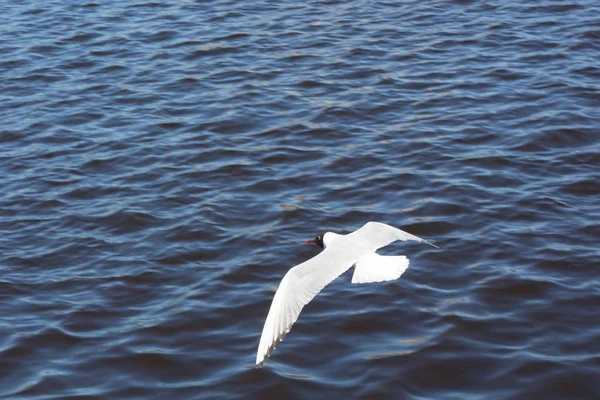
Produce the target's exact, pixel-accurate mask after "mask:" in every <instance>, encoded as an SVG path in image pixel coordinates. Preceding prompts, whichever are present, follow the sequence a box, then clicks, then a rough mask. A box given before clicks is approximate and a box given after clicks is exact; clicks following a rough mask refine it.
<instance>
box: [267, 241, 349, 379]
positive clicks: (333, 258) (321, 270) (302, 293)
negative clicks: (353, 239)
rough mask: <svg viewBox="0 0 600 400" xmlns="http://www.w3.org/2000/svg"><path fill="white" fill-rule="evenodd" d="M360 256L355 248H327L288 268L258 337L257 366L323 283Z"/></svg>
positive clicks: (331, 279) (338, 273)
mask: <svg viewBox="0 0 600 400" xmlns="http://www.w3.org/2000/svg"><path fill="white" fill-rule="evenodd" d="M358 258H360V254H358V253H356V252H355V251H352V250H350V251H348V249H344V248H341V249H340V248H332V247H328V248H326V249H325V250H323V251H322V252H321V253H319V254H318V255H316V256H315V257H313V258H311V259H310V260H308V261H305V262H303V263H302V264H299V265H297V266H295V267H294V268H292V269H290V270H289V271H288V272H287V274H285V276H284V277H283V279H282V280H281V283H280V284H279V288H278V289H277V292H275V296H274V297H273V302H272V303H271V308H270V309H269V314H268V315H267V320H266V321H265V326H264V328H263V331H262V335H261V337H260V343H259V345H258V352H257V353H256V366H257V367H260V366H261V365H262V363H263V362H264V361H265V359H266V358H267V357H269V355H270V354H271V352H272V351H273V349H274V348H275V346H277V344H279V342H281V341H282V340H283V338H284V337H285V335H286V334H287V333H288V332H289V331H290V329H291V328H292V325H293V324H294V322H296V320H297V319H298V316H299V315H300V311H302V308H304V306H305V305H307V304H308V303H309V302H310V301H311V300H312V299H313V298H314V297H315V296H316V295H317V293H319V292H320V291H321V290H322V289H323V288H324V287H325V286H327V285H328V284H329V283H330V282H331V281H333V280H334V279H335V278H337V277H338V276H340V275H341V274H342V273H344V272H345V271H346V270H348V269H349V268H350V267H351V266H352V265H353V264H354V263H355V262H356V261H357V259H358Z"/></svg>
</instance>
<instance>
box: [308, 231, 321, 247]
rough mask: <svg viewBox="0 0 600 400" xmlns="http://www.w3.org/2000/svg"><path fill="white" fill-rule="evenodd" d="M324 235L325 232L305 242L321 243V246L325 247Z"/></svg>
mask: <svg viewBox="0 0 600 400" xmlns="http://www.w3.org/2000/svg"><path fill="white" fill-rule="evenodd" d="M323 236H325V234H323V235H319V236H317V237H316V238H314V239H311V240H307V241H306V242H305V244H313V243H314V244H317V245H319V246H321V247H323Z"/></svg>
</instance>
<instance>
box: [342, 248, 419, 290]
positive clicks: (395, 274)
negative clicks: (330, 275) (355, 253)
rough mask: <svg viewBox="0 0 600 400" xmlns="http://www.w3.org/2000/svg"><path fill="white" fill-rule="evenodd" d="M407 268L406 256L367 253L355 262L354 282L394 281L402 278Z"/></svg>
mask: <svg viewBox="0 0 600 400" xmlns="http://www.w3.org/2000/svg"><path fill="white" fill-rule="evenodd" d="M407 268H408V258H406V257H405V256H381V255H379V254H377V253H371V254H367V255H366V256H364V257H363V258H361V259H360V260H358V262H357V263H356V264H354V274H353V275H352V283H369V282H384V281H392V280H394V279H398V278H400V276H401V275H402V274H403V273H404V271H406V269H407Z"/></svg>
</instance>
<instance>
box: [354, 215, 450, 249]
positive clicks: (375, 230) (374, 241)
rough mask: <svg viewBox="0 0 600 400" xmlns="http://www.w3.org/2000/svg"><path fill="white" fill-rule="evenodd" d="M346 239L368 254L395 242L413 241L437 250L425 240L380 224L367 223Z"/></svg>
mask: <svg viewBox="0 0 600 400" xmlns="http://www.w3.org/2000/svg"><path fill="white" fill-rule="evenodd" d="M348 238H352V239H353V240H355V241H356V243H360V244H362V245H363V246H364V247H365V248H366V249H369V250H370V251H369V252H375V250H377V249H380V248H382V247H385V246H387V245H388V244H390V243H392V242H395V241H396V240H405V241H406V240H415V241H417V242H423V243H427V244H429V245H431V246H433V247H435V248H439V247H437V246H436V245H435V244H432V243H429V242H428V241H427V240H424V239H421V238H420V237H418V236H415V235H411V234H410V233H408V232H404V231H401V230H400V229H398V228H394V227H393V226H390V225H387V224H383V223H381V222H367V223H366V224H365V225H364V226H363V227H362V228H360V229H358V230H356V231H354V232H352V233H351V234H349V235H348Z"/></svg>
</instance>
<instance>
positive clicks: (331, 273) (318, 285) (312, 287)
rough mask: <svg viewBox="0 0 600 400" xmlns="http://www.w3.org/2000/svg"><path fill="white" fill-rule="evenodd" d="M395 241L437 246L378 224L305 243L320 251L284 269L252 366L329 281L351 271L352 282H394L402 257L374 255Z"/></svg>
mask: <svg viewBox="0 0 600 400" xmlns="http://www.w3.org/2000/svg"><path fill="white" fill-rule="evenodd" d="M396 240H415V241H418V242H424V243H427V244H430V245H432V246H434V247H437V246H435V245H433V244H431V243H429V242H427V241H425V240H423V239H421V238H419V237H417V236H414V235H411V234H410V233H407V232H404V231H401V230H400V229H397V228H394V227H392V226H390V225H386V224H383V223H380V222H368V223H366V224H365V225H364V226H363V227H362V228H360V229H358V230H356V231H354V232H352V233H349V234H347V235H340V234H337V233H333V232H327V233H325V234H324V235H322V236H317V237H316V238H315V239H314V240H309V241H307V243H316V244H318V245H320V246H322V247H323V248H324V250H323V251H322V252H321V253H319V254H317V255H316V256H315V257H313V258H311V259H310V260H307V261H305V262H303V263H301V264H299V265H297V266H295V267H293V268H292V269H290V270H289V271H288V272H287V273H286V274H285V276H284V277H283V279H282V280H281V283H280V284H279V287H278V288H277V291H276V292H275V296H274V297H273V302H272V303H271V308H270V309H269V313H268V314H267V319H266V321H265V325H264V327H263V331H262V335H261V338H260V343H259V345H258V351H257V354H256V366H257V368H258V367H260V366H261V365H262V364H263V363H264V361H265V359H266V358H267V357H268V356H269V355H270V353H271V352H272V351H273V349H274V348H275V346H276V345H277V344H278V343H279V342H280V341H281V340H283V338H284V337H285V335H286V334H287V333H288V332H289V331H290V329H291V327H292V325H293V324H294V322H296V320H297V319H298V316H299V315H300V312H301V311H302V308H304V306H305V305H306V304H308V303H309V302H310V301H311V300H312V299H313V298H314V297H315V296H316V295H317V293H319V292H320V291H321V290H322V289H323V288H324V287H325V286H327V285H328V284H329V283H330V282H331V281H333V280H334V279H335V278H337V277H338V276H340V275H341V274H342V273H344V272H345V271H347V270H348V269H349V268H350V267H352V266H354V267H355V271H354V275H353V277H352V282H353V283H367V282H381V281H387V280H393V279H398V278H399V277H400V276H401V275H402V273H403V272H404V271H405V270H406V269H407V268H408V259H407V258H406V257H405V256H381V255H379V254H377V253H375V251H376V250H377V249H379V248H381V247H384V246H387V245H388V244H390V243H392V242H394V241H396Z"/></svg>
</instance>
